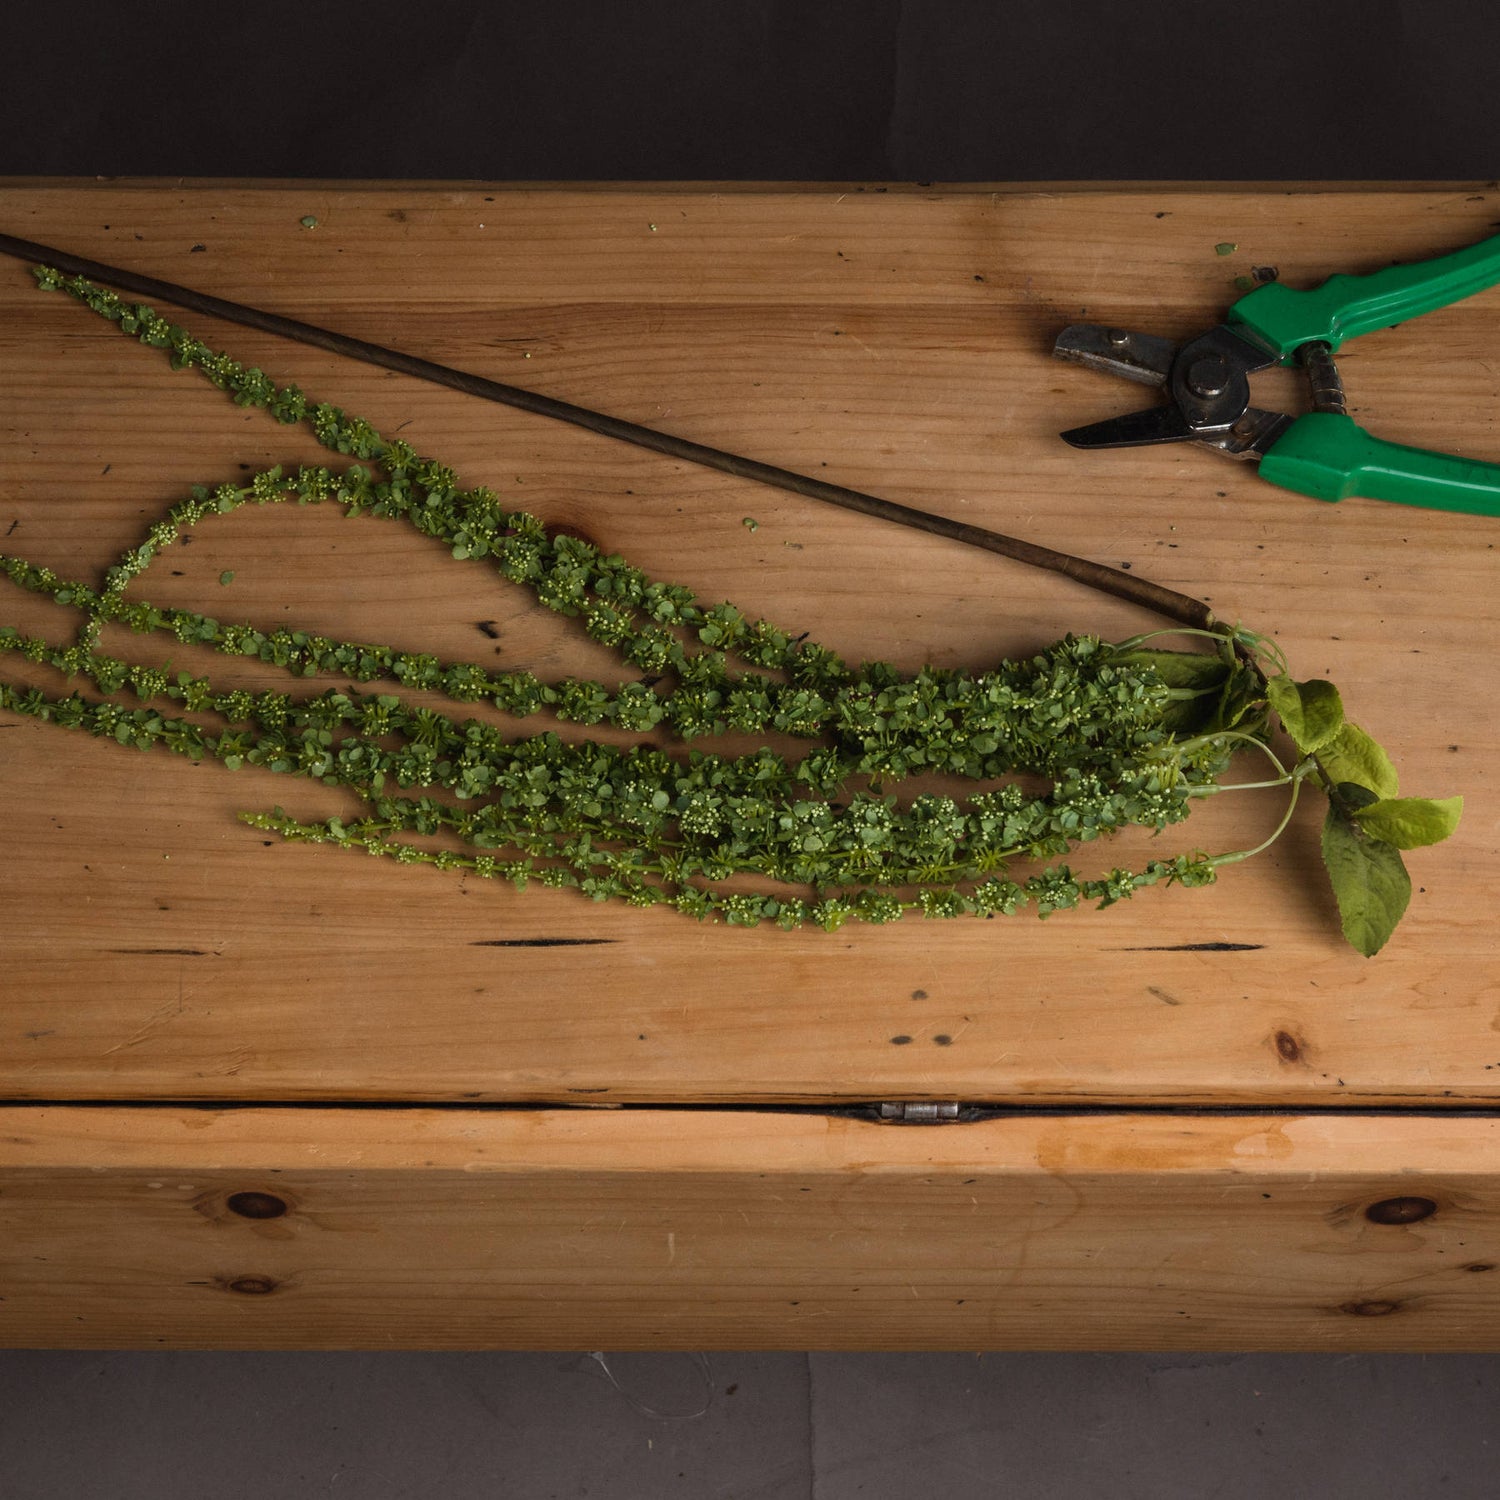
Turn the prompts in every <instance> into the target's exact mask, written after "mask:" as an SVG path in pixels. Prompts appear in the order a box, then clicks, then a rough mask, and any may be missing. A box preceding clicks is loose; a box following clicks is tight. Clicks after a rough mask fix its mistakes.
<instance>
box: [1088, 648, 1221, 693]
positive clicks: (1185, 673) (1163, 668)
mask: <svg viewBox="0 0 1500 1500" xmlns="http://www.w3.org/2000/svg"><path fill="white" fill-rule="evenodd" d="M1116 660H1118V661H1120V662H1123V663H1127V664H1129V665H1131V666H1137V665H1139V666H1149V667H1153V668H1155V670H1156V675H1157V676H1158V677H1160V678H1161V680H1162V681H1163V682H1164V683H1166V685H1167V686H1168V687H1174V688H1196V689H1198V690H1200V691H1202V692H1212V691H1214V690H1215V689H1217V688H1219V687H1220V686H1222V684H1223V682H1224V678H1225V676H1226V675H1227V674H1228V672H1229V668H1228V667H1227V666H1226V665H1225V663H1224V660H1223V658H1222V657H1220V656H1216V655H1214V654H1213V653H1211V652H1207V651H1141V650H1135V651H1122V652H1121V653H1120V654H1119V656H1118V657H1117V658H1116Z"/></svg>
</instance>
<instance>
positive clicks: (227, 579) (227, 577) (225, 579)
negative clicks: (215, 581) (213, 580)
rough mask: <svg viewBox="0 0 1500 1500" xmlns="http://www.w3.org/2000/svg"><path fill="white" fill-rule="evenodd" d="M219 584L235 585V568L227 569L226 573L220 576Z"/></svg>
mask: <svg viewBox="0 0 1500 1500" xmlns="http://www.w3.org/2000/svg"><path fill="white" fill-rule="evenodd" d="M219 582H220V583H233V582H234V569H233V568H225V569H224V571H223V572H222V573H220V574H219Z"/></svg>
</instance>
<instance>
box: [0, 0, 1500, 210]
mask: <svg viewBox="0 0 1500 1500" xmlns="http://www.w3.org/2000/svg"><path fill="white" fill-rule="evenodd" d="M5 9H6V13H7V14H6V25H5V29H4V32H3V33H0V35H3V37H4V41H5V53H6V65H5V72H4V87H3V89H0V122H3V129H0V173H4V174H59V175H84V176H93V175H95V174H105V175H137V174H144V175H153V176H159V175H168V176H175V175H179V174H181V175H186V176H192V177H207V176H213V177H344V178H349V177H414V178H484V179H489V180H499V179H509V180H516V179H528V180H545V179H556V178H571V179H611V178H637V179H656V180H667V179H689V178H691V179H730V178H738V179H762V180H763V179H773V178H780V179H800V180H815V181H828V180H836V179H845V180H870V179H884V180H900V181H929V180H930V181H971V182H972V181H994V180H1030V181H1042V180H1049V179H1050V180H1062V179H1091V178H1157V179H1162V178H1201V179H1217V180H1229V179H1237V180H1247V181H1259V180H1265V179H1270V178H1360V179H1367V178H1388V179H1389V178H1440V179H1450V180H1459V179H1462V180H1466V181H1475V180H1488V179H1489V178H1490V177H1492V176H1494V175H1496V173H1497V172H1500V165H1497V163H1500V110H1497V108H1496V105H1495V85H1496V78H1497V64H1500V51H1497V42H1500V22H1497V19H1496V11H1495V7H1494V6H1493V5H1487V4H1484V3H1481V0H1443V3H1440V4H1434V3H1432V0H1427V3H1421V0H1362V3H1356V0H1323V3H1307V0H1260V3H1253V4H1252V3H1244V4H1240V5H1236V6H1219V5H1214V4H1212V3H1211V0H1157V3H1145V0H927V3H922V0H613V3H606V0H530V3H525V0H496V3H491V4H485V3H483V0H406V3H392V0H365V3H363V4H360V3H354V0H333V3H323V4H319V3H317V0H304V3H302V4H299V5H287V4H262V5H258V6H253V5H252V6H243V7H236V6H221V5H217V4H214V3H212V0H207V3H201V0H200V3H196V4H192V5H186V4H144V5H143V4H134V5H132V4H129V3H120V0H116V3H114V4H103V3H94V4H81V5H77V4H75V5H71V6H56V7H54V6H52V5H44V4H41V3H39V0H34V3H32V4H29V5H25V6H23V5H22V4H20V3H19V0H11V3H10V4H8V5H7V6H6V7H5Z"/></svg>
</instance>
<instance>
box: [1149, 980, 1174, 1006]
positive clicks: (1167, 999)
mask: <svg viewBox="0 0 1500 1500" xmlns="http://www.w3.org/2000/svg"><path fill="white" fill-rule="evenodd" d="M1146 988H1147V989H1148V990H1149V991H1150V992H1151V993H1152V994H1153V995H1155V996H1156V998H1157V999H1158V1000H1160V1001H1161V1003H1162V1004H1163V1005H1181V1004H1182V1001H1181V1000H1179V999H1178V998H1177V997H1176V996H1175V995H1169V994H1168V993H1167V992H1166V991H1165V990H1164V989H1162V988H1161V986H1160V985H1155V984H1148V985H1147V986H1146Z"/></svg>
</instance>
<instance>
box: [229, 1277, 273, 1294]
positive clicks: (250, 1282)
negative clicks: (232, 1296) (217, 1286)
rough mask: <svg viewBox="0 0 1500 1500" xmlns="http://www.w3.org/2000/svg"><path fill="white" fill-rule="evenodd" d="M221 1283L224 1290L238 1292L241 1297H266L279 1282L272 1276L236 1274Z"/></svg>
mask: <svg viewBox="0 0 1500 1500" xmlns="http://www.w3.org/2000/svg"><path fill="white" fill-rule="evenodd" d="M222 1285H223V1287H224V1290H225V1291H226V1292H238V1293H239V1294H240V1296H242V1297H268V1296H270V1294H271V1293H272V1292H274V1291H275V1290H276V1289H277V1288H278V1287H279V1286H280V1285H281V1283H280V1282H279V1281H277V1279H276V1278H275V1277H274V1276H236V1277H235V1278H234V1280H233V1281H226V1282H223V1283H222Z"/></svg>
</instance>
